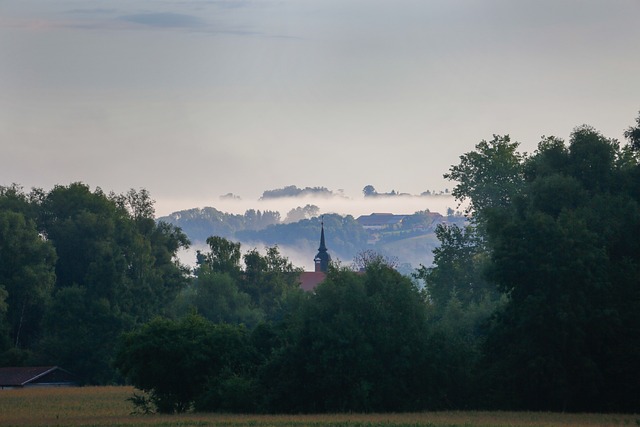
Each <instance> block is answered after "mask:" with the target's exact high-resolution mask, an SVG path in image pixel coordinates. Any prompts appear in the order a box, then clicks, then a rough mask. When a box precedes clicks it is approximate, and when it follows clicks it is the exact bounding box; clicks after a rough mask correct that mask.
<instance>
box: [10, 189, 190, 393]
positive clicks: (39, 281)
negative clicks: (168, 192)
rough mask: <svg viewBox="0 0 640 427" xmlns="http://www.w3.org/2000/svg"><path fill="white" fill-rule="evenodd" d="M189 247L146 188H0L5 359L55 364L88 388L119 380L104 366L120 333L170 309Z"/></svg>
mask: <svg viewBox="0 0 640 427" xmlns="http://www.w3.org/2000/svg"><path fill="white" fill-rule="evenodd" d="M187 244H188V240H187V238H186V236H185V235H184V234H183V233H182V232H181V231H180V230H179V229H177V228H175V227H174V226H171V225H168V224H163V223H158V224H157V223H156V222H155V220H154V218H153V200H151V199H150V197H149V194H148V193H147V192H146V191H145V190H140V191H135V190H131V191H129V192H128V193H126V194H124V195H115V194H111V195H108V196H107V195H105V194H104V193H103V192H102V191H101V190H100V189H99V188H98V189H96V190H95V191H93V192H92V191H90V189H89V187H88V186H86V185H84V184H82V183H73V184H70V185H69V186H56V187H55V188H54V189H52V190H51V191H49V192H44V191H42V190H32V192H31V193H29V194H25V193H23V192H22V191H21V189H20V188H19V187H17V186H12V187H8V188H4V187H2V188H0V289H2V290H3V292H2V296H3V297H4V298H3V301H5V302H6V304H7V305H6V315H3V316H2V321H0V333H1V332H3V331H4V330H6V329H8V331H7V333H8V336H6V335H3V337H2V339H0V344H2V340H5V339H6V338H10V343H11V345H12V347H13V348H12V349H11V350H10V351H9V352H6V353H5V354H4V356H2V357H0V359H2V360H1V361H2V363H3V364H27V363H28V364H39V365H61V366H64V367H65V368H66V369H69V370H71V371H72V372H74V373H75V374H77V375H79V377H80V378H81V380H82V381H84V382H87V383H93V384H104V383H108V382H112V381H114V380H117V375H116V373H115V372H114V370H113V368H112V367H111V365H110V362H111V358H112V355H113V346H114V343H115V341H116V339H117V337H118V335H119V334H120V333H121V332H123V331H125V330H128V329H130V328H131V327H132V326H133V325H135V324H137V323H141V322H145V321H147V320H149V319H150V318H152V317H153V316H154V315H157V314H159V313H163V312H165V311H166V310H167V309H168V307H169V304H170V303H172V302H173V300H174V299H175V297H176V295H177V294H178V292H179V291H180V290H181V289H182V288H183V287H184V286H185V285H186V282H187V276H186V273H187V270H186V269H185V268H184V267H182V266H180V265H179V264H177V263H176V262H175V255H176V253H177V251H178V250H179V249H180V248H182V247H185V246H186V245H187ZM4 291H6V295H5V292H4ZM2 346H3V347H6V343H5V344H2Z"/></svg>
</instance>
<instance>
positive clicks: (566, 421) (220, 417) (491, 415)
mask: <svg viewBox="0 0 640 427" xmlns="http://www.w3.org/2000/svg"><path fill="white" fill-rule="evenodd" d="M133 391H134V389H133V388H131V387H80V388H53V389H52V388H31V389H21V390H0V425H2V426H123V427H134V426H230V427H242V426H255V427H267V426H274V427H294V426H295V427H297V426H345V427H347V426H348V427H351V426H353V427H364V426H367V427H376V426H380V427H382V426H385V427H392V426H394V427H395V426H397V427H401V426H424V427H475V426H478V427H519V426H522V427H543V426H550V427H554V426H558V427H591V426H594V427H595V426H640V415H632V414H565V413H547V412H473V411H468V412H464V411H451V412H422V413H406V414H322V415H237V414H203V413H198V414H194V413H189V414H181V415H155V414H151V415H139V414H138V415H136V414H132V412H133V410H134V408H133V405H132V404H131V402H129V401H128V400H127V398H129V397H131V396H132V394H133Z"/></svg>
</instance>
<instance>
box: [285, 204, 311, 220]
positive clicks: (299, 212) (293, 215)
mask: <svg viewBox="0 0 640 427" xmlns="http://www.w3.org/2000/svg"><path fill="white" fill-rule="evenodd" d="M319 212H320V208H319V207H317V206H316V205H305V206H304V207H301V206H298V207H297V208H294V209H291V210H290V211H289V212H288V213H287V217H286V218H285V220H284V222H298V221H301V220H303V219H307V218H313V217H315V216H318V213H319Z"/></svg>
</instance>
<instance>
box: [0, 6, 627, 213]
mask: <svg viewBox="0 0 640 427" xmlns="http://www.w3.org/2000/svg"><path fill="white" fill-rule="evenodd" d="M638 16H640V1H638V0H610V1H602V0H581V1H578V0H573V1H569V0H566V1H565V0H535V1H533V0H531V1H529V0H519V1H513V0H482V1H481V0H126V1H125V0H84V1H80V0H56V1H52V0H0V185H9V184H11V183H18V184H21V185H22V186H24V188H25V189H30V188H31V187H40V188H44V189H50V188H52V187H53V186H54V185H56V184H59V185H67V184H69V183H71V182H76V181H82V182H84V183H86V184H88V185H89V186H91V187H92V188H95V187H97V186H99V187H101V188H102V189H103V190H105V191H107V192H108V191H115V192H116V193H120V192H125V191H127V190H128V189H130V188H135V189H140V188H145V189H147V190H148V191H149V192H150V193H151V196H152V197H153V198H154V199H155V200H156V211H157V214H158V215H166V214H168V213H170V212H173V211H176V210H181V209H188V208H192V207H202V206H214V207H218V206H220V204H221V200H220V199H219V196H220V195H223V194H227V193H234V194H236V195H238V196H240V197H242V198H243V200H257V199H258V198H259V197H260V195H261V194H262V192H263V191H264V190H269V189H275V188H282V187H284V186H287V185H297V186H298V187H306V186H310V187H314V186H323V187H327V188H329V189H331V190H333V191H338V190H343V194H345V195H347V196H348V197H350V198H352V199H353V200H354V202H355V203H357V202H358V201H361V200H362V189H363V187H364V186H365V185H373V186H374V187H375V188H376V189H377V190H378V191H380V192H388V191H391V190H396V191H399V192H407V193H411V194H419V193H421V192H423V191H426V190H443V189H445V188H449V189H450V188H453V186H454V185H455V183H451V182H447V181H445V180H444V179H443V177H442V175H443V174H444V173H446V172H447V171H448V169H449V167H450V166H451V165H453V164H456V163H457V162H458V160H459V156H460V155H462V154H463V153H465V152H469V151H472V150H473V149H474V146H475V144H477V143H478V142H479V141H481V140H483V139H491V138H492V135H493V134H509V135H511V137H512V139H513V140H516V141H519V142H520V143H521V150H522V151H526V152H532V151H534V150H535V148H536V145H537V143H538V142H539V140H540V137H541V136H542V135H555V136H558V137H562V138H565V139H568V138H569V135H570V133H571V131H572V129H573V128H574V127H576V126H578V125H582V124H589V125H591V126H593V127H595V128H596V129H598V130H599V131H600V132H602V133H603V134H604V135H605V136H608V137H613V138H618V139H620V140H623V132H624V130H625V129H626V128H627V127H629V126H631V125H633V124H634V122H635V118H636V117H637V115H638V112H639V111H640V78H639V76H640V25H638ZM425 208H428V206H425ZM387 210H405V209H402V208H400V207H398V208H395V207H390V209H387ZM396 213H400V212H396ZM402 213H408V212H402Z"/></svg>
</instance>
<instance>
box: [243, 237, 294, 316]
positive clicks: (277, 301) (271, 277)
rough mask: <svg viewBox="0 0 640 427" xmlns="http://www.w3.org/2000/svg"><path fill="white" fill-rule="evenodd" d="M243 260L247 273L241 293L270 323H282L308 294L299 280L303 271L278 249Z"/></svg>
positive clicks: (255, 251)
mask: <svg viewBox="0 0 640 427" xmlns="http://www.w3.org/2000/svg"><path fill="white" fill-rule="evenodd" d="M243 259H244V264H245V270H244V274H243V275H242V278H241V279H240V282H239V286H240V289H241V290H242V291H243V292H246V293H247V294H248V295H249V296H250V297H251V301H252V302H253V304H254V305H255V306H256V307H259V308H260V309H261V310H263V312H264V313H265V317H266V319H269V320H278V319H281V318H282V317H283V316H284V315H285V314H286V313H287V312H288V311H289V310H290V309H292V307H291V304H295V303H296V302H297V301H298V300H299V299H300V298H301V295H302V294H303V292H304V291H302V289H300V283H299V280H298V278H299V276H300V273H301V272H302V270H301V269H299V268H296V267H294V266H293V264H292V263H291V262H290V261H289V259H288V258H286V257H284V256H282V255H281V254H280V251H279V250H278V247H277V246H272V247H267V248H266V254H265V255H261V254H260V253H259V252H258V251H257V250H256V249H253V250H250V251H249V252H247V253H246V254H245V255H244V256H243Z"/></svg>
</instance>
